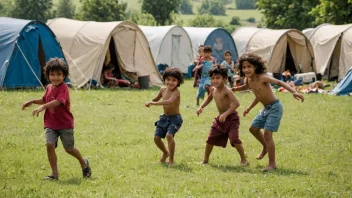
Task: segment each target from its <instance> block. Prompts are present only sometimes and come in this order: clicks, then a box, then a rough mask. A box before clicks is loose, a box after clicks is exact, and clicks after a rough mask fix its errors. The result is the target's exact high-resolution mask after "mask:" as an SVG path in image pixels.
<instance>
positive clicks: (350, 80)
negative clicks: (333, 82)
mask: <svg viewBox="0 0 352 198" xmlns="http://www.w3.org/2000/svg"><path fill="white" fill-rule="evenodd" d="M330 93H331V94H334V95H347V94H349V93H352V67H351V68H350V69H349V70H348V72H347V73H346V75H345V77H344V78H343V79H342V80H341V81H340V82H339V84H337V86H336V87H335V88H334V89H333V90H331V92H330Z"/></svg>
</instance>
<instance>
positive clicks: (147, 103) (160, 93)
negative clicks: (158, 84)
mask: <svg viewBox="0 0 352 198" xmlns="http://www.w3.org/2000/svg"><path fill="white" fill-rule="evenodd" d="M164 90H165V88H160V90H159V93H158V95H157V96H156V97H155V98H154V99H153V100H152V101H150V102H146V103H145V106H146V107H150V106H152V103H153V102H158V101H159V100H160V99H161V97H163V91H164Z"/></svg>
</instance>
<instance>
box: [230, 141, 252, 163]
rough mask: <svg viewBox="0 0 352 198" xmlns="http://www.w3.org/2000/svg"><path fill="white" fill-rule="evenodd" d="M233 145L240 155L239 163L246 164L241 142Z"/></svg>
mask: <svg viewBox="0 0 352 198" xmlns="http://www.w3.org/2000/svg"><path fill="white" fill-rule="evenodd" d="M233 145H234V147H235V148H236V150H237V152H238V154H240V157H241V164H242V165H243V166H246V165H248V164H249V163H248V161H247V159H246V155H245V153H244V149H243V146H242V144H233Z"/></svg>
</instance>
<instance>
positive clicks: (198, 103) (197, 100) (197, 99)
mask: <svg viewBox="0 0 352 198" xmlns="http://www.w3.org/2000/svg"><path fill="white" fill-rule="evenodd" d="M197 106H199V98H197Z"/></svg>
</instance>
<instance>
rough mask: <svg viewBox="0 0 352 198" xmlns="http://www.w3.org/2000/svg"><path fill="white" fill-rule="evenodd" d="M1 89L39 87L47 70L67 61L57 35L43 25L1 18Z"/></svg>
mask: <svg viewBox="0 0 352 198" xmlns="http://www.w3.org/2000/svg"><path fill="white" fill-rule="evenodd" d="M0 26H1V28H0V88H1V89H2V88H28V87H38V86H41V85H42V84H43V83H44V82H45V78H44V75H43V67H44V66H45V63H46V61H48V60H49V59H50V58H52V57H58V58H64V55H63V52H62V50H61V47H60V44H59V43H58V41H57V40H56V37H55V35H54V33H53V32H52V31H51V30H50V28H49V27H48V26H47V25H45V24H44V23H42V22H39V21H31V20H22V19H13V18H7V17H0Z"/></svg>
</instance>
